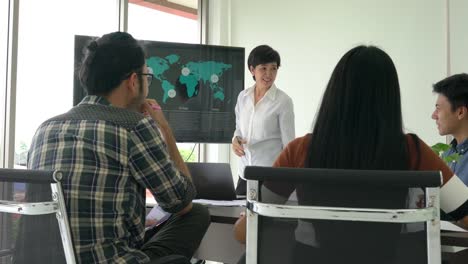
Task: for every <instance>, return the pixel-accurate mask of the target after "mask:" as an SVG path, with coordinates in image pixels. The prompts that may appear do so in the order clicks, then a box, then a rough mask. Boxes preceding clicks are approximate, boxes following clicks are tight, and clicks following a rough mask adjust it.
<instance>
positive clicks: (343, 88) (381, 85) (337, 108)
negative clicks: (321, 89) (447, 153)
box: [305, 46, 409, 170]
mask: <svg viewBox="0 0 468 264" xmlns="http://www.w3.org/2000/svg"><path fill="white" fill-rule="evenodd" d="M408 155H409V154H408V150H407V143H406V138H405V135H404V133H403V121H402V113H401V102H400V86H399V83H398V75H397V71H396V69H395V65H394V64H393V61H392V59H391V58H390V57H389V56H388V55H387V54H386V53H385V52H384V51H382V50H381V49H379V48H377V47H373V46H358V47H355V48H353V49H351V50H350V51H348V52H347V53H346V54H345V55H344V56H343V57H342V58H341V59H340V61H339V62H338V64H337V65H336V67H335V69H334V70H333V73H332V75H331V78H330V81H329V82H328V85H327V88H326V90H325V93H324V95H323V99H322V104H321V106H320V109H319V111H318V114H317V116H316V120H315V125H314V128H313V132H312V138H311V141H310V145H309V146H308V155H307V157H306V160H305V167H314V168H337V169H395V170H398V169H402V170H405V169H408V168H409V159H408V158H409V156H408Z"/></svg>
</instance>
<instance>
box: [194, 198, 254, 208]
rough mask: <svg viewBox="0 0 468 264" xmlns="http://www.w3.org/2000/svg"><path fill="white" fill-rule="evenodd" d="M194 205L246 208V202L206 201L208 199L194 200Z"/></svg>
mask: <svg viewBox="0 0 468 264" xmlns="http://www.w3.org/2000/svg"><path fill="white" fill-rule="evenodd" d="M193 202H194V203H198V204H204V205H216V206H228V207H235V206H245V200H232V201H219V200H206V199H196V200H193Z"/></svg>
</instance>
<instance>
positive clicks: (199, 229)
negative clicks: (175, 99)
mask: <svg viewBox="0 0 468 264" xmlns="http://www.w3.org/2000/svg"><path fill="white" fill-rule="evenodd" d="M79 76H80V81H81V82H82V84H83V86H84V87H85V88H86V90H87V92H88V96H86V97H85V98H84V99H83V100H82V101H81V103H80V104H79V105H77V106H76V107H73V108H72V109H71V110H70V111H68V112H67V113H65V114H62V115H59V116H56V117H53V118H51V119H49V120H47V121H46V122H44V123H43V124H42V125H41V126H40V127H39V128H38V130H37V132H36V134H35V136H34V138H33V142H32V146H31V149H30V152H29V155H28V168H29V169H44V170H60V171H62V172H63V180H62V183H63V189H64V196H65V201H66V207H67V211H68V215H69V219H70V226H71V232H72V237H73V242H74V246H75V252H76V256H77V258H78V261H79V262H80V263H152V262H155V263H156V262H157V261H160V260H161V258H166V259H167V258H174V261H175V259H178V260H179V261H181V262H172V263H189V262H188V259H190V258H191V256H192V255H193V253H194V251H195V250H196V249H197V247H198V245H199V243H200V241H201V239H202V238H203V236H204V234H205V232H206V230H207V228H208V225H209V214H208V211H207V209H206V208H204V207H202V206H199V205H196V204H192V199H193V198H194V197H195V193H196V191H195V188H194V185H193V184H192V180H191V177H190V173H189V171H188V169H187V166H186V165H185V163H184V161H183V159H182V158H181V156H180V153H179V151H178V149H177V146H176V143H175V139H174V136H173V134H172V131H171V129H170V127H169V125H168V123H167V121H166V119H165V117H164V115H163V113H162V111H160V107H159V105H158V104H157V102H156V101H154V100H149V99H146V96H147V95H148V87H149V85H150V83H151V80H152V77H153V75H152V74H151V73H149V72H148V68H147V67H146V66H145V53H144V50H143V48H142V47H141V46H140V44H139V43H138V42H137V41H136V40H135V39H134V38H133V37H132V36H131V35H130V34H127V33H123V32H114V33H110V34H107V35H104V36H102V37H101V38H99V39H97V40H94V41H92V42H91V43H90V44H89V45H88V47H87V54H86V56H85V58H84V61H83V64H82V67H81V69H80V72H79ZM145 189H149V190H150V191H151V192H152V194H153V195H154V197H155V198H156V200H157V202H158V204H159V206H161V208H163V209H164V210H165V211H167V212H170V213H173V214H172V216H171V217H170V218H169V220H167V221H166V222H165V223H164V224H163V225H162V226H159V227H158V228H157V229H152V230H150V231H151V232H148V231H147V232H146V233H145V208H146V207H145ZM174 255H175V256H174ZM182 256H183V257H182Z"/></svg>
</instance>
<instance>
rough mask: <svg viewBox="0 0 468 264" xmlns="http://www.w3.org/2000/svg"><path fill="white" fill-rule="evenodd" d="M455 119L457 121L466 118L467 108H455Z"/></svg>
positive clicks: (467, 116)
mask: <svg viewBox="0 0 468 264" xmlns="http://www.w3.org/2000/svg"><path fill="white" fill-rule="evenodd" d="M457 118H458V120H462V119H464V118H468V108H467V107H466V106H460V107H458V108H457Z"/></svg>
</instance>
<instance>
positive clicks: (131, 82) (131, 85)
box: [127, 72, 139, 94]
mask: <svg viewBox="0 0 468 264" xmlns="http://www.w3.org/2000/svg"><path fill="white" fill-rule="evenodd" d="M127 82H128V85H127V87H128V89H129V92H130V93H132V94H134V93H137V92H138V89H139V88H138V75H137V74H136V73H135V72H134V73H132V74H130V76H129V77H128V79H127Z"/></svg>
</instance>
